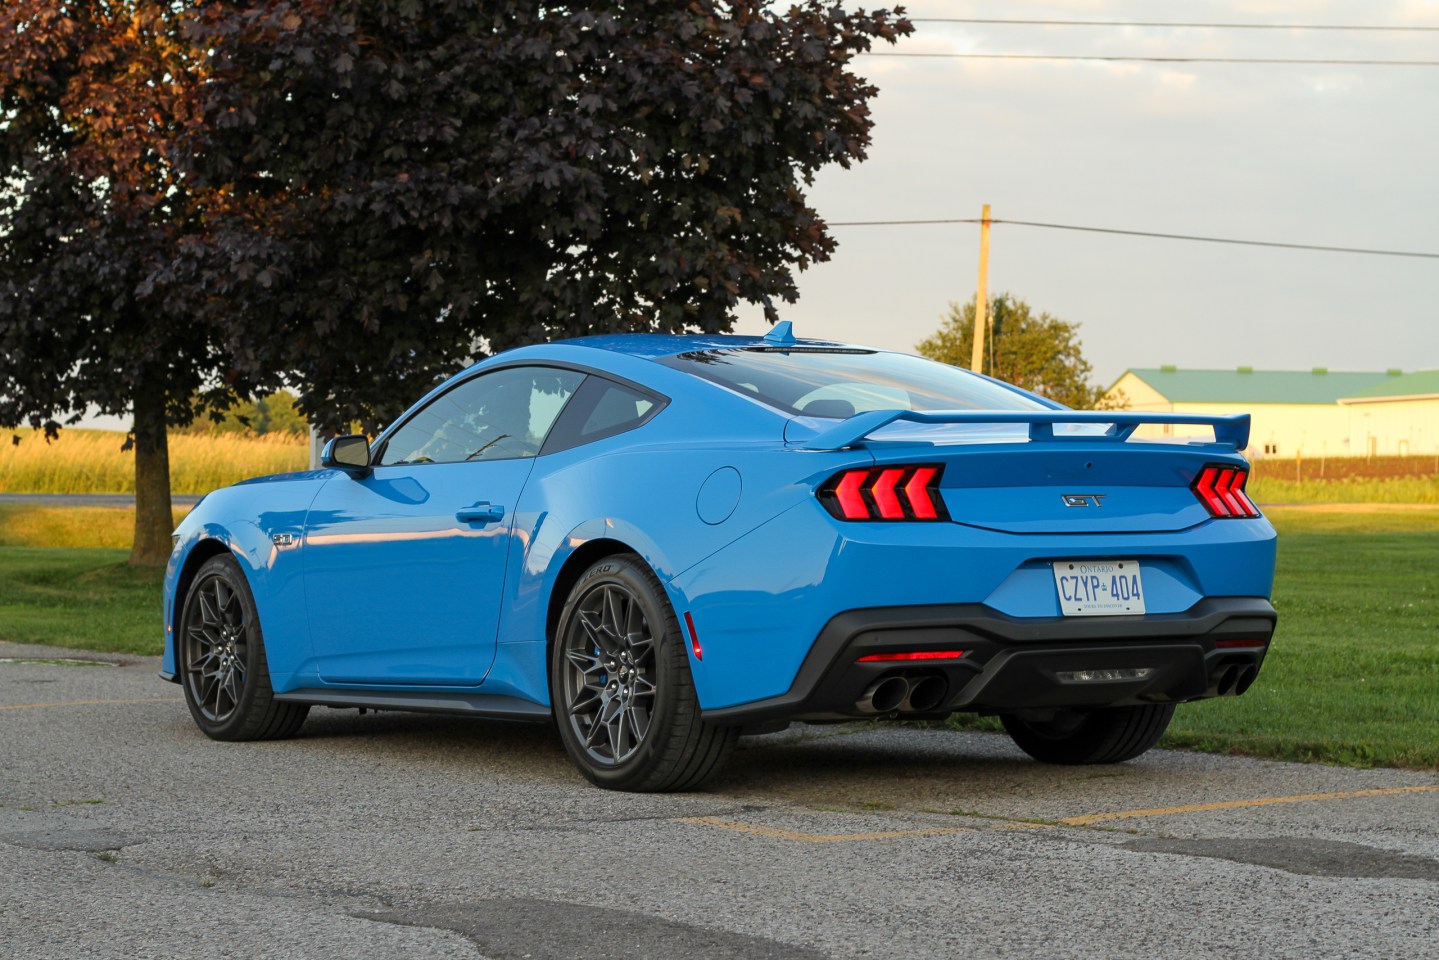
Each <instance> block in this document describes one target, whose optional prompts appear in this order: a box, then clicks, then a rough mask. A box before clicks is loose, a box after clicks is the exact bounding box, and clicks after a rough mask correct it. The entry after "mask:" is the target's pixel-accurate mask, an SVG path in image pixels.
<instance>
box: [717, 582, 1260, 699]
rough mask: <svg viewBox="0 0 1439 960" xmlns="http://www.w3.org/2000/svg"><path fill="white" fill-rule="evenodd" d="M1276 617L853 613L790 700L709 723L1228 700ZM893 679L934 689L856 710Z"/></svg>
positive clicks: (825, 641) (947, 609)
mask: <svg viewBox="0 0 1439 960" xmlns="http://www.w3.org/2000/svg"><path fill="white" fill-rule="evenodd" d="M1275 620H1276V614H1275V612H1274V607H1273V606H1272V605H1270V603H1269V601H1268V600H1265V599H1262V598H1259V597H1227V598H1206V599H1204V600H1201V601H1199V602H1198V603H1196V604H1195V605H1194V606H1193V607H1191V608H1190V609H1188V610H1186V611H1184V612H1183V613H1174V614H1152V615H1146V616H1137V617H1131V616H1122V617H1078V618H1074V617H1071V618H1063V617H1025V618H1018V617H1010V616H1007V615H1005V614H1002V613H999V612H997V611H995V610H994V609H992V608H990V607H987V606H984V605H983V604H949V605H938V606H912V607H883V608H872V609H865V610H851V611H848V612H845V613H841V614H839V615H838V616H836V617H834V618H833V619H832V620H830V621H829V623H828V624H827V625H826V626H825V627H824V629H823V630H822V631H821V632H820V635H819V638H818V639H817V640H816V641H815V644H814V646H813V647H812V648H811V650H810V652H809V655H808V656H807V657H805V659H804V662H803V664H802V665H801V667H800V670H799V672H798V674H797V675H796V677H795V680H794V683H793V685H791V687H790V689H789V690H788V691H787V692H786V693H784V694H782V695H780V696H777V697H770V698H768V699H764V700H757V701H753V702H751V703H744V704H738V705H736V706H730V707H722V708H719V709H714V710H706V711H704V717H705V719H706V720H708V721H710V722H713V723H752V722H757V721H765V720H778V719H809V720H823V719H839V718H845V717H856V716H873V715H875V714H876V713H883V714H890V715H894V714H898V715H900V716H904V715H910V716H938V715H943V714H947V713H951V712H953V711H956V710H965V711H974V712H980V713H998V712H1008V711H1013V710H1029V709H1046V708H1060V707H1104V706H1123V705H1130V704H1140V703H1177V702H1181V701H1185V700H1201V699H1205V698H1207V697H1215V696H1225V695H1232V694H1237V693H1242V692H1243V691H1244V690H1245V689H1247V688H1248V686H1249V684H1250V683H1251V682H1253V679H1254V676H1255V675H1256V674H1257V673H1258V670H1259V667H1260V666H1261V665H1262V663H1263V661H1264V655H1265V653H1266V652H1267V651H1268V643H1269V640H1270V638H1271V637H1272V636H1273V633H1274V624H1275ZM961 649H962V650H964V651H965V655H964V656H963V657H962V658H960V659H958V660H944V661H901V662H893V661H881V662H870V663H859V662H857V661H858V660H859V659H860V658H861V657H866V656H870V655H873V654H883V653H886V652H889V653H894V652H899V651H922V650H931V651H933V650H961ZM1086 671H1087V672H1090V673H1091V674H1092V673H1093V672H1094V671H1123V674H1122V677H1123V678H1122V679H1109V678H1108V677H1109V676H1110V675H1109V674H1103V675H1100V676H1099V678H1095V677H1093V676H1090V677H1075V676H1073V674H1075V673H1083V672H1086ZM890 677H899V678H901V679H903V680H905V681H906V682H907V683H908V684H910V685H911V688H912V689H917V687H914V686H913V685H916V684H918V683H919V681H921V680H928V681H929V682H928V683H927V684H926V685H925V687H924V693H925V695H924V697H923V702H922V703H921V704H920V705H919V706H918V707H916V706H915V705H914V704H912V703H911V702H910V701H909V700H908V699H906V700H905V701H904V704H903V706H901V707H898V708H891V709H885V710H876V709H874V708H873V705H869V706H861V704H860V702H861V700H862V699H863V698H864V697H865V694H866V692H867V691H870V690H872V689H873V688H874V687H875V685H876V684H878V683H880V682H882V681H884V680H886V679H888V678H890ZM933 678H938V679H939V680H941V681H942V692H941V686H940V685H939V684H936V683H935V682H934V681H933ZM890 688H891V689H895V688H896V687H895V685H894V684H891V685H890ZM876 699H879V698H876Z"/></svg>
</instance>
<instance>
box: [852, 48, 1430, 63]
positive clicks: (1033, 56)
mask: <svg viewBox="0 0 1439 960" xmlns="http://www.w3.org/2000/svg"><path fill="white" fill-rule="evenodd" d="M858 55H859V56H862V57H919V58H925V59H935V60H1090V61H1098V62H1103V63H1115V62H1136V63H1268V64H1297V65H1308V66H1321V65H1322V66H1340V67H1439V60H1303V59H1290V58H1278V57H1141V56H1099V55H1093V56H1089V55H1076V54H1057V53H889V52H886V51H882V50H865V51H860V53H859V54H858Z"/></svg>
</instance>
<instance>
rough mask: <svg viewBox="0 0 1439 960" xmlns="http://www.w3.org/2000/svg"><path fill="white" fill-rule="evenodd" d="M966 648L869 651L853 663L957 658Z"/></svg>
mask: <svg viewBox="0 0 1439 960" xmlns="http://www.w3.org/2000/svg"><path fill="white" fill-rule="evenodd" d="M968 653H969V651H968V650H904V651H900V652H896V653H871V654H870V655H869V656H867V657H860V658H859V659H858V660H856V661H855V663H892V662H895V661H901V660H905V661H908V660H959V659H961V658H962V657H964V656H965V655H966V654H968Z"/></svg>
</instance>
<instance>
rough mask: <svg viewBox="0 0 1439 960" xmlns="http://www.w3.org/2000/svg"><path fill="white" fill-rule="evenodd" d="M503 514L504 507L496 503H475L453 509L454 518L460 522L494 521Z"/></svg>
mask: <svg viewBox="0 0 1439 960" xmlns="http://www.w3.org/2000/svg"><path fill="white" fill-rule="evenodd" d="M504 516H505V508H504V507H502V506H500V505H499V504H498V503H484V502H481V503H476V504H472V505H470V506H468V507H464V508H462V509H460V510H457V511H455V519H456V520H458V521H460V522H461V523H494V522H495V521H496V520H501V519H503V518H504Z"/></svg>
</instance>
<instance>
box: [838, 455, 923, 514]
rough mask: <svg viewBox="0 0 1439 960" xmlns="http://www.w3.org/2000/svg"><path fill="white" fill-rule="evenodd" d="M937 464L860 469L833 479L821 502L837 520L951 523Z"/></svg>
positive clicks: (840, 474)
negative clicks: (942, 521) (940, 484)
mask: <svg viewBox="0 0 1439 960" xmlns="http://www.w3.org/2000/svg"><path fill="white" fill-rule="evenodd" d="M943 473H944V468H943V467H941V466H939V465H937V464H920V465H917V466H897V467H874V468H871V467H859V468H856V469H853V470H844V471H841V472H840V473H837V474H835V475H834V476H832V477H830V478H829V479H828V480H827V481H825V483H824V484H823V486H821V487H820V488H819V502H820V503H822V504H824V508H825V509H826V510H828V511H829V512H830V514H831V515H832V516H834V517H835V519H837V520H911V521H912V520H948V519H949V513H948V512H947V511H946V510H945V509H944V500H943V499H942V498H941V497H940V495H939V480H940V477H941V475H942V474H943Z"/></svg>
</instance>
